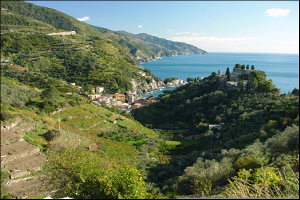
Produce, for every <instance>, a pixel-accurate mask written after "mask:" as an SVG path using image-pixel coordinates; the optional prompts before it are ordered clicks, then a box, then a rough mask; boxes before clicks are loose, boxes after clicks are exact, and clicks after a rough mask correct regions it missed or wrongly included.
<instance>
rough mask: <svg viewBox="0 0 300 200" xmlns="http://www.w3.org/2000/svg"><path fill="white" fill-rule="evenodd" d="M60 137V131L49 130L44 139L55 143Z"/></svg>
mask: <svg viewBox="0 0 300 200" xmlns="http://www.w3.org/2000/svg"><path fill="white" fill-rule="evenodd" d="M59 136H60V132H59V131H58V130H49V131H47V132H46V133H45V134H44V138H45V139H46V140H47V141H48V142H49V141H53V140H54V139H55V138H58V137H59Z"/></svg>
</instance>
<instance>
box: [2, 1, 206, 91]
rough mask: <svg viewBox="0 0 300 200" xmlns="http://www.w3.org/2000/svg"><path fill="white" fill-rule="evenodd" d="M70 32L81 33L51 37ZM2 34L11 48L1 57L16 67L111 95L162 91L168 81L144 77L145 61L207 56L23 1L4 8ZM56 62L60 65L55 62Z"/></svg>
mask: <svg viewBox="0 0 300 200" xmlns="http://www.w3.org/2000/svg"><path fill="white" fill-rule="evenodd" d="M66 31H75V33H76V34H75V35H69V36H67V35H64V36H58V35H56V36H50V37H49V36H47V35H46V34H49V33H57V32H66ZM1 33H3V34H2V35H1V40H2V38H3V40H8V41H9V42H4V43H3V44H6V47H5V48H1V55H2V56H3V57H6V56H10V57H11V58H10V61H11V62H13V63H11V64H17V65H20V67H23V68H24V67H27V66H28V68H29V70H30V71H31V72H39V73H46V74H48V75H50V76H55V77H56V78H61V79H64V80H66V81H72V82H76V84H81V85H83V84H86V85H89V84H90V85H94V86H96V85H100V86H105V87H106V88H107V90H106V91H107V92H124V91H131V92H133V93H135V92H137V93H141V92H149V90H154V89H158V88H159V87H161V86H163V84H164V83H163V81H162V80H160V79H159V78H157V77H155V76H154V75H153V74H152V73H151V72H150V71H147V77H146V76H142V74H144V71H143V69H141V66H140V65H139V62H141V61H149V60H152V59H156V58H159V57H163V56H176V55H177V54H198V53H206V52H205V51H203V50H201V49H198V48H196V47H194V46H192V45H188V44H185V43H178V42H172V41H169V40H165V39H161V38H158V37H154V36H151V35H147V34H138V35H135V34H131V33H127V32H124V31H123V32H115V31H111V30H109V29H106V28H102V27H96V26H92V25H89V24H87V23H85V22H81V21H79V20H77V19H76V18H74V17H72V16H69V15H67V14H65V13H62V12H60V11H57V10H54V9H51V8H47V7H42V6H37V5H34V4H32V3H27V2H24V1H4V2H2V3H1ZM38 34H39V35H38ZM10 43H11V44H10ZM8 44H9V45H8ZM37 44H39V45H37ZM71 52H72V53H71ZM13 56H14V57H16V59H12V57H13ZM54 57H55V58H56V59H58V60H56V61H54V60H53V58H54ZM76 57H78V59H79V60H80V62H83V60H84V59H88V60H90V61H89V62H85V63H88V64H87V65H88V66H86V65H82V64H79V63H80V62H78V61H79V60H77V61H76V62H75V60H76V59H77V58H76ZM53 62H55V64H54V63H53ZM33 66H34V68H33ZM53 66H56V67H53ZM95 66H96V67H95ZM151 88H152V89H151Z"/></svg>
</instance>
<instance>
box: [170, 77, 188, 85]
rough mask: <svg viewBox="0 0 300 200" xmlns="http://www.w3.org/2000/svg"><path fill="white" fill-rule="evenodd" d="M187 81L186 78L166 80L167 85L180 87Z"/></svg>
mask: <svg viewBox="0 0 300 200" xmlns="http://www.w3.org/2000/svg"><path fill="white" fill-rule="evenodd" d="M185 83H186V82H185V81H184V80H181V79H178V78H175V79H173V80H171V81H167V79H166V80H165V85H166V87H179V86H181V85H184V84H185Z"/></svg>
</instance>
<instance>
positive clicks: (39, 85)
mask: <svg viewBox="0 0 300 200" xmlns="http://www.w3.org/2000/svg"><path fill="white" fill-rule="evenodd" d="M1 25H3V27H4V28H3V29H2V26H1V33H3V34H1V115H0V117H1V198H2V199H5V198H6V199H7V198H18V199H19V198H30V199H31V198H45V197H47V196H51V197H52V198H62V197H71V198H75V199H91V198H93V199H163V198H166V199H167V198H172V199H174V198H299V89H294V91H293V92H292V93H291V94H284V95H280V94H279V89H278V88H276V87H275V86H274V85H273V83H272V80H267V79H266V77H267V76H266V74H265V72H263V71H260V70H255V69H254V66H253V67H251V69H249V67H248V68H247V67H245V66H244V65H241V64H236V66H234V68H233V71H232V72H229V68H228V72H226V74H216V73H215V72H212V74H211V75H210V76H208V77H205V78H203V79H200V78H199V77H198V78H188V79H187V81H188V84H185V85H183V86H180V87H178V88H176V89H175V90H173V91H168V90H165V91H164V92H163V94H162V95H161V96H160V97H159V98H158V101H156V100H155V101H156V102H155V101H154V102H155V103H151V101H149V102H148V103H149V104H148V105H147V106H143V107H140V108H137V109H135V110H134V111H133V115H129V114H128V113H127V112H126V111H120V110H118V109H117V107H113V106H112V107H107V106H105V105H104V106H99V105H98V104H95V103H94V102H93V101H92V100H91V99H90V98H89V97H90V96H89V95H90V94H92V93H93V91H92V90H93V88H95V87H96V86H102V87H103V88H104V91H105V93H117V92H119V93H124V92H127V93H136V94H141V93H144V92H148V91H151V90H154V89H157V88H159V87H161V86H164V85H167V84H168V83H169V84H171V83H173V82H172V81H175V82H178V81H179V80H176V78H169V79H166V80H165V82H164V81H163V80H160V79H159V78H157V77H155V76H154V75H153V74H152V73H151V71H150V70H147V69H142V68H141V66H140V65H139V62H140V61H149V60H151V59H155V58H158V57H160V56H175V55H177V54H191V53H206V52H205V51H203V50H199V49H197V48H195V47H193V46H190V45H187V44H183V43H176V42H172V41H167V40H164V39H161V38H157V37H154V36H150V35H147V34H136V35H135V34H130V33H125V32H114V31H111V30H108V29H105V28H101V27H92V26H90V25H88V24H86V23H84V22H79V21H78V20H76V19H75V18H73V17H71V16H68V15H66V14H64V13H61V12H59V11H56V10H53V9H49V8H45V7H40V6H36V5H34V4H31V3H26V2H24V1H4V2H1ZM73 31H75V32H73ZM50 33H54V34H50ZM123 101H124V100H123Z"/></svg>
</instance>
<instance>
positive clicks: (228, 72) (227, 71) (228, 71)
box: [225, 67, 230, 76]
mask: <svg viewBox="0 0 300 200" xmlns="http://www.w3.org/2000/svg"><path fill="white" fill-rule="evenodd" d="M225 74H226V75H227V76H228V74H230V70H229V67H227V69H226V73H225Z"/></svg>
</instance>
